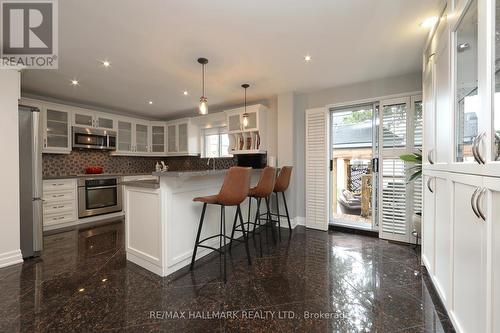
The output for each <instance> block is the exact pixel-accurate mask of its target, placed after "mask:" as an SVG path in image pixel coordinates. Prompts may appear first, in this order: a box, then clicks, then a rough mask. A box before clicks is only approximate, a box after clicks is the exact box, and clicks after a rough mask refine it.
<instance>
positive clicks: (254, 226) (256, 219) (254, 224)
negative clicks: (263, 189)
mask: <svg viewBox="0 0 500 333" xmlns="http://www.w3.org/2000/svg"><path fill="white" fill-rule="evenodd" d="M261 200H262V199H261V198H258V199H257V211H256V212H255V221H254V223H253V230H252V232H253V233H255V228H256V227H257V223H258V224H259V228H260V214H259V211H260V201H261ZM259 232H260V230H259Z"/></svg>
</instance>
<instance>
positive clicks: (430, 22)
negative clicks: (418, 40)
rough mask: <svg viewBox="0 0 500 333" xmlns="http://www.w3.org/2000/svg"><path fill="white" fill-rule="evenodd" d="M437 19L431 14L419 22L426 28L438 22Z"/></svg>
mask: <svg viewBox="0 0 500 333" xmlns="http://www.w3.org/2000/svg"><path fill="white" fill-rule="evenodd" d="M438 20H439V18H438V17H437V16H431V17H428V18H426V19H425V20H423V21H422V23H420V26H421V27H422V28H426V29H428V28H433V27H434V26H435V25H436V23H437V22H438Z"/></svg>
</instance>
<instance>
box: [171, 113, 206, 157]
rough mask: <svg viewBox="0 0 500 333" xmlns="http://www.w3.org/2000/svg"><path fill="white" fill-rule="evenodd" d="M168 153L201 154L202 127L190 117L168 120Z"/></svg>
mask: <svg viewBox="0 0 500 333" xmlns="http://www.w3.org/2000/svg"><path fill="white" fill-rule="evenodd" d="M166 127H167V155H169V156H194V155H199V154H200V148H199V141H200V139H199V136H200V129H199V128H198V126H196V125H194V124H193V123H192V121H191V119H189V118H185V119H180V120H175V121H171V122H167V125H166Z"/></svg>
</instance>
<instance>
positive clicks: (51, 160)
mask: <svg viewBox="0 0 500 333" xmlns="http://www.w3.org/2000/svg"><path fill="white" fill-rule="evenodd" d="M159 161H165V163H166V164H168V166H169V170H170V171H187V170H205V169H211V168H213V165H212V163H213V162H212V161H210V166H208V165H207V161H208V159H206V158H199V157H195V156H194V157H192V156H186V157H161V156H159V157H140V156H112V155H110V153H109V152H106V151H96V150H74V151H72V152H71V154H69V155H62V154H43V156H42V163H43V171H42V172H43V176H44V177H56V176H68V175H77V174H82V173H85V168H87V167H90V166H100V167H102V168H103V169H104V172H105V173H119V174H137V173H150V172H153V171H154V170H155V165H156V162H159ZM237 163H238V161H237V159H236V158H232V157H230V158H217V159H215V167H216V169H228V168H230V167H232V166H235V165H237Z"/></svg>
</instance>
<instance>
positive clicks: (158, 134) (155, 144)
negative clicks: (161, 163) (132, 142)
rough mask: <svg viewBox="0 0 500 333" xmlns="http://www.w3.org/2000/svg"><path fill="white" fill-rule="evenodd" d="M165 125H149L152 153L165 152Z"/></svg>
mask: <svg viewBox="0 0 500 333" xmlns="http://www.w3.org/2000/svg"><path fill="white" fill-rule="evenodd" d="M165 139H166V136H165V126H164V125H152V126H151V151H152V152H153V153H165V141H166V140H165Z"/></svg>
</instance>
